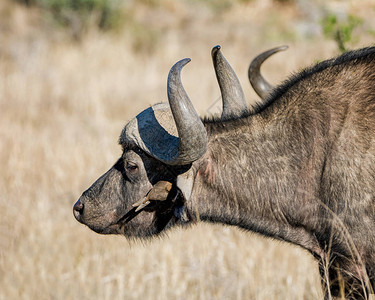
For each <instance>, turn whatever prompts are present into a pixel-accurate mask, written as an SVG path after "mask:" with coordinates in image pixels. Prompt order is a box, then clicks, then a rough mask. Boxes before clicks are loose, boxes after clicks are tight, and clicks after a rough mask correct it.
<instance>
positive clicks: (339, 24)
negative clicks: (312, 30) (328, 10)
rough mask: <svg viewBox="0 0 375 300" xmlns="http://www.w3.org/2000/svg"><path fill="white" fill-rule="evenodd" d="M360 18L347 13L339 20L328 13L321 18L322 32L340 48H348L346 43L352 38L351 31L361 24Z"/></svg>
mask: <svg viewBox="0 0 375 300" xmlns="http://www.w3.org/2000/svg"><path fill="white" fill-rule="evenodd" d="M362 22H363V21H362V19H361V18H359V17H356V16H354V15H349V16H348V17H347V19H346V20H345V21H339V20H338V18H337V16H336V15H335V14H329V15H327V16H326V17H325V18H323V20H322V27H323V33H324V35H325V36H326V37H327V38H330V39H333V40H334V41H335V42H336V43H337V46H338V48H339V50H340V52H345V51H347V50H348V48H347V43H349V42H351V41H352V40H353V31H354V29H355V28H356V27H358V26H359V25H361V24H362Z"/></svg>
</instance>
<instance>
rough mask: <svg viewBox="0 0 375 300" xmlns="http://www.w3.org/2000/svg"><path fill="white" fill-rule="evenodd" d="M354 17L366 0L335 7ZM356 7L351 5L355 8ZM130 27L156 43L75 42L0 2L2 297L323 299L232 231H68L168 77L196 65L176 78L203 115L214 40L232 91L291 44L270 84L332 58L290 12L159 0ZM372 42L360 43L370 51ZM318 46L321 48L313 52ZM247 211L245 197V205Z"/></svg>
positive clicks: (286, 257) (129, 38) (263, 246)
mask: <svg viewBox="0 0 375 300" xmlns="http://www.w3.org/2000/svg"><path fill="white" fill-rule="evenodd" d="M343 2H345V4H346V5H347V6H348V7H347V9H348V10H349V11H354V12H355V13H357V14H362V13H363V14H364V15H363V17H364V18H366V17H367V15H366V9H367V11H369V9H371V8H372V6H373V5H372V3H371V1H360V4H358V2H357V4H354V3H352V2H351V1H343ZM353 2H354V1H353ZM164 3H166V5H165V7H162V8H159V9H157V10H156V11H155V10H151V8H147V7H144V6H141V7H140V8H139V10H135V12H136V13H137V15H136V17H137V18H138V19H139V20H140V22H141V21H142V22H144V23H145V24H146V25H147V26H154V27H156V28H157V29H158V41H157V42H155V43H156V44H155V45H151V46H152V47H153V48H152V50H150V49H149V50H147V47H148V46H150V45H148V43H149V41H147V39H146V40H144V41H142V43H143V44H142V45H143V46H142V47H146V49H144V48H142V47H141V48H134V40H135V39H138V38H139V37H134V36H133V35H131V34H129V32H128V31H123V32H120V33H115V34H113V33H106V34H103V33H101V32H98V31H96V30H95V29H90V30H88V31H87V33H86V34H85V36H84V37H83V38H82V40H81V41H80V42H75V41H72V40H71V39H70V38H69V37H67V36H66V34H64V33H63V32H61V31H60V30H59V29H53V28H52V27H51V26H52V25H51V24H49V23H47V24H49V26H47V27H46V22H45V21H43V19H42V14H41V13H40V12H39V11H37V10H34V9H27V8H26V7H23V6H21V5H19V4H15V3H14V2H10V1H3V2H2V3H1V4H0V164H1V177H0V213H1V217H0V299H319V298H321V297H322V292H321V288H320V279H319V276H318V270H317V265H316V263H315V262H314V260H313V259H312V258H311V257H310V255H308V254H307V253H306V252H304V251H302V250H301V249H299V248H297V247H293V246H290V245H287V244H284V243H281V242H275V241H271V240H268V239H264V238H261V237H259V236H257V235H254V234H251V233H248V232H243V231H240V230H238V229H236V228H230V227H224V226H218V225H216V226H213V225H207V224H199V225H197V226H195V227H193V228H191V229H189V230H173V231H171V232H169V233H168V235H167V236H164V237H163V238H160V239H157V240H154V241H152V242H146V243H141V242H132V243H129V242H128V241H127V240H126V239H125V238H124V237H120V236H101V235H98V234H96V233H94V232H92V231H90V230H89V229H88V228H86V227H84V226H82V225H80V224H79V223H77V222H76V221H75V220H74V218H73V215H72V205H73V204H74V202H75V201H76V199H77V198H78V197H79V196H80V194H81V192H82V191H83V190H85V189H86V188H87V187H88V186H89V185H90V184H91V183H92V182H93V181H94V180H95V179H96V178H97V177H98V176H99V175H101V174H102V173H103V172H104V171H106V170H107V169H108V168H109V167H110V166H111V164H112V163H114V162H115V160H116V159H117V157H118V156H119V155H120V153H121V151H120V147H119V146H118V145H117V139H118V135H119V133H120V131H121V129H122V126H123V125H124V124H125V123H126V121H128V120H129V119H130V118H132V117H133V116H134V115H135V114H136V113H138V112H139V111H140V110H142V109H144V108H145V107H147V106H148V105H150V104H153V103H156V102H158V101H162V100H165V99H166V86H165V85H166V77H167V73H168V71H169V68H170V67H171V66H172V65H173V63H175V62H176V61H177V60H179V59H181V58H183V57H191V58H192V62H191V63H190V64H189V65H188V66H187V67H186V68H185V69H184V71H183V82H184V85H185V88H186V90H187V91H188V93H189V95H190V97H191V99H192V101H193V103H194V105H195V107H196V108H197V110H198V111H199V112H200V114H201V115H207V114H210V113H213V112H214V111H215V109H216V108H214V109H212V110H210V111H207V109H208V107H210V105H211V104H212V103H213V102H214V101H215V100H216V99H217V98H218V97H219V89H218V86H217V83H216V79H215V75H214V72H213V68H212V65H211V58H210V50H211V48H212V46H214V45H216V44H221V45H222V47H223V52H224V54H225V55H226V57H227V59H228V60H229V61H230V62H231V64H232V66H233V67H234V69H235V70H236V71H237V74H238V76H239V78H240V80H241V81H242V84H243V86H244V90H245V94H246V95H247V97H248V99H249V102H250V101H254V100H256V99H257V97H256V96H255V94H254V92H253V91H252V90H251V89H250V86H249V84H248V82H247V78H246V72H247V66H248V63H249V61H250V59H251V58H252V57H253V56H255V55H256V54H257V53H259V52H260V51H262V50H264V49H267V48H269V47H273V46H277V45H280V44H285V43H287V44H289V45H290V46H291V48H290V49H289V50H288V52H287V53H283V54H279V55H277V56H276V57H274V58H272V59H271V60H270V62H269V63H268V64H267V65H265V66H264V72H265V73H266V74H267V77H268V78H269V79H270V81H271V82H273V83H277V82H280V81H281V80H283V79H284V78H285V77H286V76H287V75H288V74H289V73H290V72H291V71H293V70H294V71H295V70H298V69H299V68H301V67H303V66H306V65H307V64H311V63H313V62H314V61H315V60H317V59H322V58H327V57H329V56H331V55H333V54H336V52H335V51H336V49H335V45H334V43H333V42H331V41H327V40H324V39H323V38H322V37H321V36H317V37H314V38H312V39H311V40H309V39H307V38H305V37H298V36H297V37H293V38H290V35H289V34H290V33H291V32H292V33H293V32H294V31H293V26H297V24H298V22H299V20H300V19H301V18H302V19H303V18H304V17H303V16H301V15H300V12H299V10H298V7H296V6H295V5H276V4H275V3H273V2H271V1H250V2H248V3H244V4H242V5H240V4H237V5H236V6H234V7H232V8H231V9H230V10H229V11H228V12H221V14H220V15H216V14H214V13H212V12H210V11H206V10H204V9H202V6H200V5H198V4H197V5H196V6H194V5H187V4H186V3H185V2H168V1H164ZM370 41H371V39H370V38H369V37H367V38H364V39H361V40H360V41H358V44H359V45H367V44H369V42H370ZM317 44H319V47H316V45H317ZM249 201H251V199H249Z"/></svg>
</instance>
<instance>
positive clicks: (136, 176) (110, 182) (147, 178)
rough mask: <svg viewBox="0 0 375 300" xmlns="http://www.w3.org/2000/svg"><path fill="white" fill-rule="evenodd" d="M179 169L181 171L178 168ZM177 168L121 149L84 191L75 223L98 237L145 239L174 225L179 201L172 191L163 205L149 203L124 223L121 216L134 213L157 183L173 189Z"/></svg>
mask: <svg viewBox="0 0 375 300" xmlns="http://www.w3.org/2000/svg"><path fill="white" fill-rule="evenodd" d="M182 169H183V168H182ZM182 169H181V167H171V166H167V165H166V164H163V163H161V162H160V161H158V160H156V159H154V158H152V157H150V156H149V155H147V154H145V153H144V152H142V151H141V150H139V149H136V148H135V149H132V148H125V149H124V151H123V155H122V156H121V158H120V159H119V160H118V161H117V162H116V163H115V165H114V166H113V167H112V168H111V169H109V170H108V171H107V172H106V173H105V174H103V175H102V176H101V177H100V178H99V179H98V180H97V181H96V182H94V184H93V185H92V186H91V187H90V188H88V189H87V190H86V191H85V192H84V193H83V194H82V196H81V197H80V198H79V200H78V201H77V203H76V204H75V206H74V210H73V212H74V216H75V217H76V219H77V220H78V221H79V222H81V223H83V224H85V225H87V226H88V227H89V228H90V229H92V230H94V231H95V232H97V233H102V234H124V235H125V236H127V237H147V236H151V235H154V234H158V233H160V232H161V231H162V230H163V229H165V228H167V227H168V228H169V227H171V226H172V225H174V224H175V223H176V222H177V221H178V218H177V217H176V213H175V210H176V209H177V210H178V209H179V210H181V207H183V197H182V196H179V195H181V194H180V193H179V191H178V190H177V189H176V188H175V187H173V188H172V190H171V192H170V193H169V195H168V198H167V199H166V200H165V201H151V204H150V205H148V206H147V207H145V208H144V209H143V210H141V211H139V212H138V214H137V215H136V216H135V217H134V218H132V219H131V220H130V221H129V222H128V223H126V222H125V221H124V218H123V217H124V216H125V215H126V214H127V213H128V212H129V211H133V212H134V210H135V208H133V207H132V204H133V203H135V202H137V201H139V200H140V199H142V198H144V197H145V196H146V195H147V193H148V192H149V191H150V190H151V189H152V187H153V185H154V184H155V183H157V182H159V181H161V180H164V181H169V182H171V183H173V185H174V186H175V181H176V177H177V175H176V174H178V173H179V172H180V171H181V170H182Z"/></svg>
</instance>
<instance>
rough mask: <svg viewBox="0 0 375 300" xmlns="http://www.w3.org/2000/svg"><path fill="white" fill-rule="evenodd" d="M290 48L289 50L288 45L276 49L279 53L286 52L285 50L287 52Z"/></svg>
mask: <svg viewBox="0 0 375 300" xmlns="http://www.w3.org/2000/svg"><path fill="white" fill-rule="evenodd" d="M288 48H289V46H288V45H283V46H280V47H277V48H276V49H277V51H284V50H286V49H288Z"/></svg>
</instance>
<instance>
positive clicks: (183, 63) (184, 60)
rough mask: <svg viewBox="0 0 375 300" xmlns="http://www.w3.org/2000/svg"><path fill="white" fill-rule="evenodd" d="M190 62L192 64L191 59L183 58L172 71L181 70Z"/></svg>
mask: <svg viewBox="0 0 375 300" xmlns="http://www.w3.org/2000/svg"><path fill="white" fill-rule="evenodd" d="M189 62H191V59H190V58H183V59H181V60H179V61H178V62H176V63H175V64H174V65H173V67H172V68H171V70H172V69H176V68H177V69H181V68H182V67H184V66H185V65H186V64H188V63H189Z"/></svg>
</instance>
